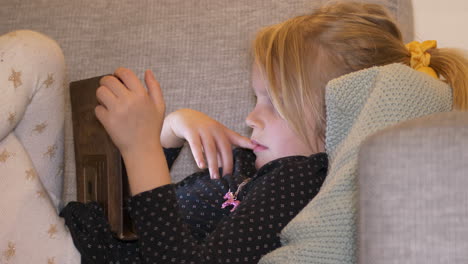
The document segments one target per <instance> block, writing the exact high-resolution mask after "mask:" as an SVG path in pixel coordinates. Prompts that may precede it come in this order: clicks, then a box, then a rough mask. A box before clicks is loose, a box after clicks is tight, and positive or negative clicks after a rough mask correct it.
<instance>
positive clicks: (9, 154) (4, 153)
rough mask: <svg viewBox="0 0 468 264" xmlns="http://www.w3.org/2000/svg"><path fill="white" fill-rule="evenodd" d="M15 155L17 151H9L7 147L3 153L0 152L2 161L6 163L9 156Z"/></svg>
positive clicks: (0, 160)
mask: <svg viewBox="0 0 468 264" xmlns="http://www.w3.org/2000/svg"><path fill="white" fill-rule="evenodd" d="M14 155H15V153H12V152H8V151H7V150H6V149H5V150H4V151H3V152H2V154H0V162H3V163H5V162H6V161H7V159H8V158H9V157H11V156H14Z"/></svg>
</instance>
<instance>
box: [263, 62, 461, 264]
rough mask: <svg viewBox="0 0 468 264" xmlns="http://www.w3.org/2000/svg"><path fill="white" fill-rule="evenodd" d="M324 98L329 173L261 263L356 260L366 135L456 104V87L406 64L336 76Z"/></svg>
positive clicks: (446, 109) (351, 261) (442, 110)
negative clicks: (360, 161)
mask: <svg viewBox="0 0 468 264" xmlns="http://www.w3.org/2000/svg"><path fill="white" fill-rule="evenodd" d="M325 98H326V110H327V131H326V150H327V153H328V155H329V161H330V163H329V164H330V166H329V171H328V175H327V178H326V179H325V182H324V184H323V185H322V188H321V190H320V192H319V193H318V195H317V196H316V197H315V198H314V199H313V200H312V201H311V202H310V203H309V204H308V205H307V206H306V207H305V208H304V209H303V210H302V211H301V212H300V213H299V214H298V215H297V216H296V217H295V218H294V219H293V220H292V221H291V222H290V223H289V224H288V225H287V226H286V227H285V228H284V229H283V232H282V233H281V238H282V241H283V246H282V247H281V248H279V249H277V250H275V251H273V252H272V253H270V254H268V255H266V256H265V257H264V258H262V260H263V261H262V262H261V263H343V264H344V263H356V262H357V250H358V247H357V243H356V239H357V223H356V217H357V210H358V203H357V198H358V190H357V184H356V181H357V175H358V174H357V173H358V171H357V161H358V151H359V148H360V145H361V143H362V141H363V140H364V139H366V137H368V136H369V135H371V134H373V133H375V132H377V131H379V130H381V129H383V128H385V127H387V126H390V125H393V124H396V123H398V122H401V121H405V120H408V119H413V118H416V117H420V116H424V115H428V114H431V113H436V112H446V111H450V110H451V108H452V89H451V88H450V87H449V86H448V85H447V84H446V83H444V82H442V81H440V80H435V79H434V78H432V77H431V76H429V75H427V74H424V73H421V72H417V71H415V70H413V69H411V68H410V67H408V66H405V65H402V64H390V65H386V66H380V67H372V68H369V69H364V70H361V71H357V72H353V73H350V74H347V75H344V76H341V77H338V78H336V79H333V80H331V81H330V82H329V83H328V84H327V87H326V94H325ZM343 135H344V136H343Z"/></svg>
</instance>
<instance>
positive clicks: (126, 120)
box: [95, 68, 165, 156]
mask: <svg viewBox="0 0 468 264" xmlns="http://www.w3.org/2000/svg"><path fill="white" fill-rule="evenodd" d="M114 76H115V77H114ZM114 76H105V77H103V78H102V79H101V80H100V84H101V86H100V87H99V88H98V89H97V91H96V96H97V99H98V101H99V102H100V103H101V105H98V106H96V108H95V114H96V117H97V119H98V120H99V121H100V122H101V123H102V125H103V126H104V128H105V129H106V131H107V133H108V134H109V136H110V137H111V139H112V141H113V142H114V144H115V145H116V146H117V147H118V148H119V150H120V152H121V153H122V156H124V155H127V154H128V153H141V154H143V153H145V152H146V151H151V150H154V149H157V148H161V142H160V133H161V128H162V124H163V120H164V111H165V103H164V99H163V96H162V92H161V88H160V86H159V83H158V81H157V80H156V79H155V78H154V75H153V73H152V72H151V71H150V70H147V71H146V72H145V83H146V87H147V88H148V92H147V91H146V90H145V88H144V87H143V84H142V83H141V82H140V80H139V79H138V77H137V76H136V75H135V74H134V73H133V72H132V71H131V70H129V69H125V68H118V69H117V70H116V71H115V73H114ZM116 77H118V78H119V79H120V80H121V81H120V80H119V79H117V78H116Z"/></svg>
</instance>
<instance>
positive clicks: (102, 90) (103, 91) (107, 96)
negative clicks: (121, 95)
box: [96, 86, 117, 109]
mask: <svg viewBox="0 0 468 264" xmlns="http://www.w3.org/2000/svg"><path fill="white" fill-rule="evenodd" d="M96 99H97V100H98V101H99V103H100V104H101V105H102V106H104V107H105V108H106V109H111V108H113V106H114V104H115V102H116V100H117V97H116V96H115V94H114V93H112V92H111V91H110V90H109V88H108V87H107V86H99V88H98V89H97V90H96Z"/></svg>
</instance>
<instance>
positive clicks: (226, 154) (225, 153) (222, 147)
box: [216, 136, 234, 176]
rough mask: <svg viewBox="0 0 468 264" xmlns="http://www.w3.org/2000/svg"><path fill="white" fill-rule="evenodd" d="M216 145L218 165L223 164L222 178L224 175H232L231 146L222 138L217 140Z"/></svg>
mask: <svg viewBox="0 0 468 264" xmlns="http://www.w3.org/2000/svg"><path fill="white" fill-rule="evenodd" d="M216 145H217V147H218V151H219V153H220V155H219V156H220V157H221V162H222V163H221V162H220V163H218V164H223V176H224V175H226V174H231V173H232V166H233V162H234V161H233V158H232V148H231V144H230V142H229V141H228V139H227V138H226V137H224V136H223V137H222V138H220V139H219V140H217V142H216Z"/></svg>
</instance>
